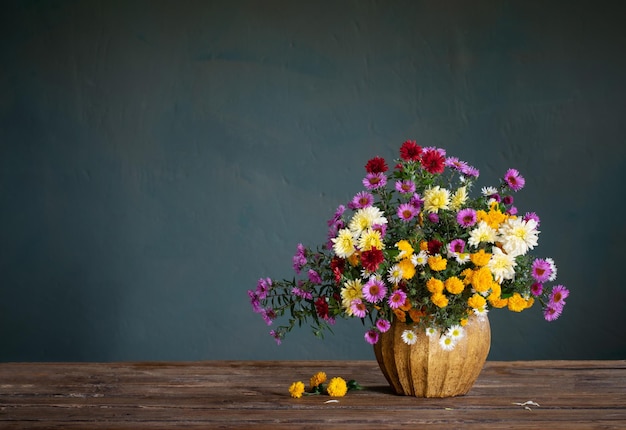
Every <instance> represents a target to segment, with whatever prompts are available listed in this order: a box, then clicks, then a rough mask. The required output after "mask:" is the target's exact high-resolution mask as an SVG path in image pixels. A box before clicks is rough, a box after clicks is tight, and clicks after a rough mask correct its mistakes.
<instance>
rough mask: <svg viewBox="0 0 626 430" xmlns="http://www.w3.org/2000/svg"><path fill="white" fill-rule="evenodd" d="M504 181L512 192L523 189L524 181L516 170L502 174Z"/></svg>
mask: <svg viewBox="0 0 626 430" xmlns="http://www.w3.org/2000/svg"><path fill="white" fill-rule="evenodd" d="M504 181H505V182H506V183H507V185H508V186H509V188H511V189H512V190H513V191H519V190H521V189H522V188H524V185H525V184H526V180H525V179H524V177H523V176H522V175H520V173H519V172H518V171H517V170H516V169H509V170H507V171H506V173H505V174H504Z"/></svg>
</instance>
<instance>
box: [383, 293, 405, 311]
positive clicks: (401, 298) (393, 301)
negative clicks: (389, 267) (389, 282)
mask: <svg viewBox="0 0 626 430" xmlns="http://www.w3.org/2000/svg"><path fill="white" fill-rule="evenodd" d="M405 301H406V293H405V292H404V291H402V290H396V291H394V292H393V294H391V296H390V297H389V300H388V301H387V303H388V304H389V307H390V308H391V309H398V308H399V307H400V306H402V305H403V304H404V302H405Z"/></svg>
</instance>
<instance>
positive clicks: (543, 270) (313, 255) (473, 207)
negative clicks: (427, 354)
mask: <svg viewBox="0 0 626 430" xmlns="http://www.w3.org/2000/svg"><path fill="white" fill-rule="evenodd" d="M365 170H366V174H365V177H364V178H363V186H364V190H362V191H359V192H358V193H357V194H356V195H355V196H354V197H353V198H352V200H351V201H350V202H348V203H347V205H346V206H344V205H341V206H339V208H338V209H337V210H336V212H335V214H334V216H333V217H332V218H331V219H330V220H329V221H328V227H329V231H328V240H327V242H326V243H325V244H323V245H321V246H319V247H317V248H316V249H312V248H309V247H305V246H303V245H302V244H298V246H297V251H296V253H295V255H294V257H293V268H294V270H295V275H296V276H294V277H293V278H292V279H283V280H278V279H270V278H261V279H259V281H258V284H257V287H256V289H255V290H250V291H248V295H249V297H250V301H251V304H252V307H253V309H254V311H255V312H257V313H259V314H261V316H262V317H263V319H264V320H265V321H266V323H267V324H268V325H271V324H273V323H274V321H275V320H276V319H277V318H280V317H286V321H285V324H284V325H280V326H278V327H277V328H275V329H274V330H271V331H270V334H271V335H272V336H273V337H274V338H275V339H276V341H277V342H278V343H280V342H281V340H282V339H283V338H284V337H285V335H286V333H287V332H289V331H291V329H292V328H293V327H294V326H295V325H298V326H300V325H302V324H304V323H306V324H310V325H311V327H312V328H313V331H314V333H315V334H316V335H318V336H322V334H323V331H324V329H329V328H330V326H332V325H333V324H335V322H336V320H337V318H359V319H361V320H362V321H363V322H364V323H365V324H366V325H367V327H366V329H365V340H366V341H367V342H369V343H371V344H375V343H377V342H378V338H379V335H380V333H383V332H385V331H387V330H388V329H389V328H390V326H391V324H392V322H393V321H394V320H397V321H400V322H404V323H406V324H408V327H409V328H408V329H406V330H404V331H403V333H402V339H403V340H404V341H405V342H406V343H408V344H412V343H414V342H415V341H416V339H417V335H418V334H419V333H424V332H425V333H426V334H427V335H429V336H433V335H437V336H439V342H440V345H441V347H442V348H444V349H452V348H454V346H455V343H456V340H458V339H459V338H460V337H462V336H463V330H464V329H463V327H464V326H465V325H466V324H467V323H468V320H469V319H470V317H472V316H474V317H478V318H484V317H485V316H486V314H487V312H488V311H489V310H490V309H492V308H508V309H509V310H511V311H513V312H521V311H523V310H525V309H528V308H530V307H531V306H533V304H535V302H539V303H540V305H541V306H542V308H543V315H544V317H545V319H546V320H548V321H552V320H555V319H557V318H558V317H559V316H560V315H561V312H562V310H563V306H564V305H565V299H566V298H567V297H568V295H569V291H568V289H567V288H565V287H564V286H563V285H554V281H555V280H556V274H557V268H556V265H555V263H554V261H553V260H552V259H551V258H539V257H533V256H531V253H530V251H531V250H533V249H534V248H535V247H536V246H537V244H538V236H539V225H540V220H539V217H538V216H537V214H536V213H534V212H525V213H523V214H522V213H521V212H519V210H518V208H517V207H516V206H515V205H514V199H513V195H514V194H515V193H516V192H517V191H519V190H521V189H522V188H523V187H524V184H525V179H524V177H523V176H522V175H521V174H520V173H519V172H518V171H517V170H515V169H509V170H508V171H507V172H506V173H505V174H504V176H503V177H502V178H501V180H500V184H499V185H498V186H497V187H484V188H482V190H481V192H480V193H479V195H478V196H476V197H471V195H470V191H471V189H472V185H473V184H474V182H475V181H476V179H477V178H478V175H479V171H478V170H477V169H476V168H474V167H472V166H470V165H469V164H467V163H466V162H464V161H461V160H459V159H458V158H455V157H451V156H448V155H447V154H446V151H445V150H444V149H441V148H435V147H429V148H422V147H420V146H419V145H417V144H416V143H415V142H414V141H406V142H404V143H403V144H402V146H401V148H400V158H399V159H398V160H396V164H395V166H393V169H392V170H391V171H389V167H388V165H387V162H386V161H385V160H384V159H383V158H381V157H374V158H372V159H370V160H369V161H368V162H367V164H366V165H365Z"/></svg>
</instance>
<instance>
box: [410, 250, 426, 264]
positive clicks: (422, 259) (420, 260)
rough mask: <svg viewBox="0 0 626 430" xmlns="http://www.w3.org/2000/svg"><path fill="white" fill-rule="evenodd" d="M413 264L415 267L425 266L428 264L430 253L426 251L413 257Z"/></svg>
mask: <svg viewBox="0 0 626 430" xmlns="http://www.w3.org/2000/svg"><path fill="white" fill-rule="evenodd" d="M411 263H413V265H414V266H425V265H426V263H428V253H427V252H426V251H420V252H419V253H418V254H413V256H411Z"/></svg>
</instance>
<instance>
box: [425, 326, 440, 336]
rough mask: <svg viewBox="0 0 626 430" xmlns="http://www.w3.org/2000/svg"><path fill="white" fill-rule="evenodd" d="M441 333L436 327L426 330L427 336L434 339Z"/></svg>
mask: <svg viewBox="0 0 626 430" xmlns="http://www.w3.org/2000/svg"><path fill="white" fill-rule="evenodd" d="M438 332H439V331H438V330H437V329H436V328H435V327H428V328H427V329H426V336H428V337H433V336H435V335H436V334H437V333H438Z"/></svg>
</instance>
